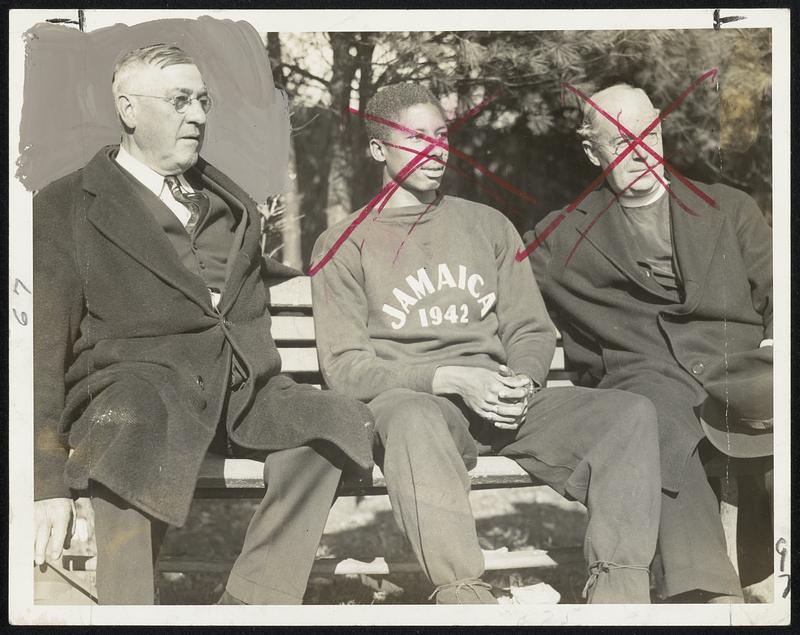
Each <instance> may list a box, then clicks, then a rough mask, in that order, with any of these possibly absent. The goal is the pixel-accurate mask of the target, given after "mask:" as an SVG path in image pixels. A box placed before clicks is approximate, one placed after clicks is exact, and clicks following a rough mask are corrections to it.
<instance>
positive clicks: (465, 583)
mask: <svg viewBox="0 0 800 635" xmlns="http://www.w3.org/2000/svg"><path fill="white" fill-rule="evenodd" d="M475 587H480V588H484V589H488V590H489V591H491V589H492V585H491V584H489V583H487V582H484V581H483V580H481V579H480V578H465V579H464V580H456V581H455V582H448V583H447V584H440V585H439V586H437V587H436V588H435V589H434V590H433V593H431V594H430V595H429V596H428V599H429V600H433V599H434V598H435V597H436V596H437V595H439V593H440V592H442V591H445V590H450V589H455V592H456V600H457V601H460V598H459V594H460V593H461V591H465V590H469V591H472V593H474V594H475V595H476V596H477V597H480V596H479V595H478V593H477V592H476V591H475Z"/></svg>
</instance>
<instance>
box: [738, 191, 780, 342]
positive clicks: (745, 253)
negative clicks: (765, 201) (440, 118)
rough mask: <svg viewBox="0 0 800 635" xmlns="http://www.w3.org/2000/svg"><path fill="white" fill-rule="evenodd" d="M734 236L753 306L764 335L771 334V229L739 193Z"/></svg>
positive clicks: (749, 202) (768, 337) (765, 336)
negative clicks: (758, 316)
mask: <svg viewBox="0 0 800 635" xmlns="http://www.w3.org/2000/svg"><path fill="white" fill-rule="evenodd" d="M735 218H736V237H737V239H738V241H739V248H740V249H741V253H742V259H743V260H744V263H745V267H746V268H747V277H748V280H749V282H750V295H751V297H752V300H753V308H754V309H755V310H756V311H757V312H758V313H760V314H761V316H762V319H763V322H764V339H771V338H772V304H773V296H772V230H771V228H770V226H769V225H768V224H767V221H766V220H765V219H764V215H763V214H762V213H761V210H760V209H759V208H758V205H757V204H756V202H755V201H754V200H753V199H752V198H751V197H750V196H748V195H747V194H744V193H741V196H740V198H739V204H738V206H737V209H736V213H735Z"/></svg>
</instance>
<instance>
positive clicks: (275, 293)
mask: <svg viewBox="0 0 800 635" xmlns="http://www.w3.org/2000/svg"><path fill="white" fill-rule="evenodd" d="M268 289H269V305H270V312H271V313H273V314H275V315H273V316H272V337H273V339H274V340H275V342H276V343H277V345H278V351H279V353H280V355H281V359H282V360H283V371H284V372H287V373H305V374H317V375H318V374H319V361H318V360H317V349H316V341H315V339H314V338H315V331H314V318H313V317H312V316H311V315H308V313H309V312H310V309H311V279H310V278H308V277H306V276H303V277H297V278H290V279H288V280H276V281H274V282H270V283H268ZM282 311H283V312H290V313H291V312H302V314H301V315H296V314H295V315H281V314H280V313H281V312H282ZM559 344H560V341H559ZM564 371H565V365H564V349H563V348H561V346H560V345H559V347H558V348H556V351H555V355H554V356H553V362H552V364H551V365H550V373H551V376H550V381H549V382H548V385H568V383H567V381H568V380H566V378H565V373H564ZM562 376H563V377H562Z"/></svg>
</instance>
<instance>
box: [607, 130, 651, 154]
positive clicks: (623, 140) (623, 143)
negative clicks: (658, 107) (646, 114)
mask: <svg viewBox="0 0 800 635" xmlns="http://www.w3.org/2000/svg"><path fill="white" fill-rule="evenodd" d="M660 140H661V133H660V132H658V131H656V130H654V131H653V132H651V133H650V134H649V135H647V136H646V137H645V138H644V139H642V140H641V142H642V143H644V144H645V145H647V146H650V147H652V146H654V145H655V144H656V143H658V142H659V141H660ZM595 143H596V144H597V145H600V146H605V147H606V148H611V151H612V152H613V153H614V156H618V155H619V154H620V153H621V152H622V151H624V150H625V148H627V147H628V146H629V145H631V143H633V144H634V151H636V150H637V149H639V148H641V146H640V145H639V143H637V142H636V141H635V140H634V139H630V138H628V137H619V138H618V139H617V140H616V141H614V143H600V142H599V141H595ZM641 149H642V150H644V148H641Z"/></svg>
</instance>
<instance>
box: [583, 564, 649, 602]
mask: <svg viewBox="0 0 800 635" xmlns="http://www.w3.org/2000/svg"><path fill="white" fill-rule="evenodd" d="M612 569H632V570H635V571H643V572H645V573H646V574H647V575H648V579H649V575H650V567H646V566H643V565H636V564H617V563H616V562H610V561H607V560H595V561H594V562H593V563H592V564H590V565H589V579H588V580H586V585H585V586H584V587H583V593H581V596H582V597H583V599H587V598H588V597H589V595H590V594H592V592H593V591H594V588H595V587H596V586H597V584H598V582H599V581H600V580H601V576H604V577H605V576H607V575H608V574H609V573H610V572H611V570H612Z"/></svg>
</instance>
